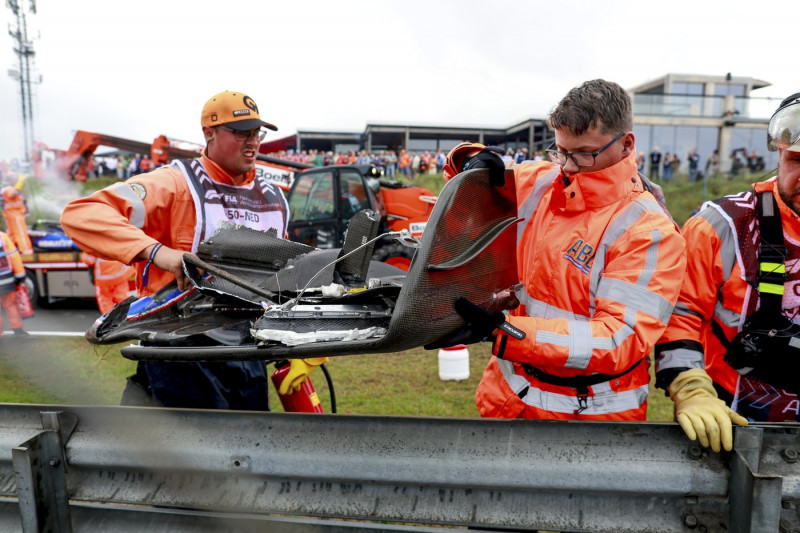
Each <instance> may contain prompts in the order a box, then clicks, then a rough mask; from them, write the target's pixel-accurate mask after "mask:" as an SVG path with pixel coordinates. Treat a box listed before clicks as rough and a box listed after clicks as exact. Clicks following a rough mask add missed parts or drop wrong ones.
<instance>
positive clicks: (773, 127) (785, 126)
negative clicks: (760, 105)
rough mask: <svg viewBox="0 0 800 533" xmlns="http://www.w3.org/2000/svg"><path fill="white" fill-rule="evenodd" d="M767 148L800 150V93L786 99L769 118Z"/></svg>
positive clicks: (772, 149) (773, 150)
mask: <svg viewBox="0 0 800 533" xmlns="http://www.w3.org/2000/svg"><path fill="white" fill-rule="evenodd" d="M767 149H768V150H769V151H770V152H776V151H778V150H791V151H793V152H800V93H794V94H793V95H791V96H789V97H788V98H786V99H784V101H783V102H781V105H780V106H778V110H777V111H775V114H773V115H772V118H771V119H769V128H767Z"/></svg>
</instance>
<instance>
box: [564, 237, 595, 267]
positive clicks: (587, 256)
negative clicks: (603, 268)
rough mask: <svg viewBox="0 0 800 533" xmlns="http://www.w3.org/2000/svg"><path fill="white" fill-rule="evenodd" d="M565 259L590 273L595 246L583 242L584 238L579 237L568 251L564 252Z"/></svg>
mask: <svg viewBox="0 0 800 533" xmlns="http://www.w3.org/2000/svg"><path fill="white" fill-rule="evenodd" d="M564 259H566V260H567V261H569V262H570V263H572V264H573V265H575V266H576V267H578V269H579V270H580V271H581V272H583V273H584V274H588V273H589V271H590V270H591V269H592V263H594V248H592V246H591V245H590V244H587V243H585V242H583V239H578V240H576V241H575V242H574V243H572V246H570V247H569V250H567V253H565V254H564Z"/></svg>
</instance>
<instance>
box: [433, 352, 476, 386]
mask: <svg viewBox="0 0 800 533" xmlns="http://www.w3.org/2000/svg"><path fill="white" fill-rule="evenodd" d="M468 378H469V351H468V350H467V347H466V346H465V345H464V344H459V345H458V346H451V347H450V348H442V349H440V350H439V379H441V380H442V381H461V380H464V379H468Z"/></svg>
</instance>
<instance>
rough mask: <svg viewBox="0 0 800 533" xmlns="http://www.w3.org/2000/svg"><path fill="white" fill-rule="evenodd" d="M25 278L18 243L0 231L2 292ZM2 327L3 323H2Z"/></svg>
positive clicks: (0, 291)
mask: <svg viewBox="0 0 800 533" xmlns="http://www.w3.org/2000/svg"><path fill="white" fill-rule="evenodd" d="M24 279H25V266H24V265H23V264H22V256H20V254H19V251H18V250H17V245H16V244H14V241H12V240H11V237H9V236H8V235H7V234H6V233H4V232H2V231H0V294H6V293H9V292H12V291H14V289H15V288H16V286H17V282H19V281H20V280H24ZM0 328H2V325H0Z"/></svg>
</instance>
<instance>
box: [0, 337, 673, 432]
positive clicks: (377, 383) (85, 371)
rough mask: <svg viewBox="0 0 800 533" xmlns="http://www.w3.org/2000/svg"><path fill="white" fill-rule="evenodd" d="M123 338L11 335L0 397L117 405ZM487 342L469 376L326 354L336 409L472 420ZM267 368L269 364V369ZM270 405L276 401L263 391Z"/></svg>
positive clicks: (658, 394) (654, 405) (424, 363)
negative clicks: (103, 342) (109, 341)
mask: <svg viewBox="0 0 800 533" xmlns="http://www.w3.org/2000/svg"><path fill="white" fill-rule="evenodd" d="M126 344H127V343H123V344H117V345H111V346H95V345H92V344H89V343H88V342H86V341H85V340H84V339H81V338H72V337H69V338H52V337H36V336H31V337H15V336H13V335H11V336H4V337H3V339H2V340H0V347H1V349H0V353H2V355H0V402H5V403H44V404H50V403H52V404H65V405H118V404H119V400H120V397H121V395H122V390H123V389H124V387H125V378H126V377H127V376H128V375H130V374H132V373H133V370H134V368H135V365H136V363H135V362H134V361H129V360H127V359H125V358H123V357H122V356H121V355H120V353H119V350H120V348H121V347H123V346H125V345H126ZM490 352H491V347H490V345H489V344H479V345H472V346H470V347H469V353H470V358H469V362H470V376H469V378H468V379H466V380H463V381H442V380H440V379H439V364H438V352H437V351H436V350H432V351H426V350H423V349H422V348H418V349H414V350H408V351H405V352H399V353H389V354H369V355H352V356H340V357H333V358H331V360H330V362H329V363H328V364H327V368H328V371H329V372H330V374H331V377H332V381H333V385H334V390H335V392H336V402H337V407H338V409H337V410H338V412H339V413H349V414H375V415H410V416H442V417H477V416H479V415H478V410H477V408H476V407H475V402H474V396H475V389H476V388H477V386H478V382H479V381H480V377H481V374H482V372H483V368H484V367H485V366H486V363H487V362H488V360H489V354H490ZM272 369H273V367H272V366H271V365H270V373H271V372H272ZM311 379H312V382H313V383H314V385H315V388H316V390H317V393H318V395H319V397H320V399H321V400H322V404H323V407H324V409H325V411H326V412H331V404H330V394H329V390H328V386H327V383H326V380H325V377H324V375H323V373H322V372H321V371H319V370H316V371H314V373H313V374H312V376H311ZM270 402H271V404H272V406H273V410H276V411H281V410H282V407H281V406H280V401H279V399H278V397H277V396H276V394H275V391H274V389H273V388H271V389H270ZM648 419H650V420H671V419H672V404H671V402H670V401H669V400H668V399H666V398H665V397H664V395H663V392H662V391H654V393H653V394H652V395H651V401H650V410H649V413H648Z"/></svg>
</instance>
